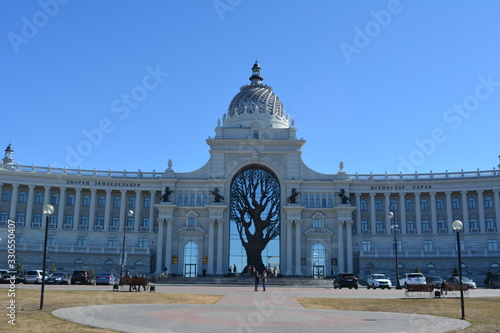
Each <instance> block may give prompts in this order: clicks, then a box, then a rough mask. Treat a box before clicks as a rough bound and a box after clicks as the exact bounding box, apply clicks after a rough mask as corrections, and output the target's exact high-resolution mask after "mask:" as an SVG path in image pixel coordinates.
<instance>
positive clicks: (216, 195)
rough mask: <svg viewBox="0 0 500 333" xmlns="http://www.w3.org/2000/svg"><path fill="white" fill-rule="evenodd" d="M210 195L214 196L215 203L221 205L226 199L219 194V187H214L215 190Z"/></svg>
mask: <svg viewBox="0 0 500 333" xmlns="http://www.w3.org/2000/svg"><path fill="white" fill-rule="evenodd" d="M210 194H212V195H213V196H214V202H217V203H219V202H220V201H221V200H224V197H223V196H222V195H220V194H219V188H218V187H214V190H213V191H212V192H210Z"/></svg>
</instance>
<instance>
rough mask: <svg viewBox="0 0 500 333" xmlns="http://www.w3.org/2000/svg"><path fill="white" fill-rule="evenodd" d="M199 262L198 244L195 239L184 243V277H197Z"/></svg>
mask: <svg viewBox="0 0 500 333" xmlns="http://www.w3.org/2000/svg"><path fill="white" fill-rule="evenodd" d="M197 263H198V244H196V243H195V242H193V241H189V242H186V244H184V274H183V276H184V277H196V275H197V274H196V272H197V270H196V268H197V267H196V266H197Z"/></svg>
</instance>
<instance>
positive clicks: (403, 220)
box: [396, 192, 407, 234]
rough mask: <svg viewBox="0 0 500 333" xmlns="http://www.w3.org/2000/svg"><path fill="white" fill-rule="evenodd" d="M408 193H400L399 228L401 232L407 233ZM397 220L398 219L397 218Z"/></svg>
mask: <svg viewBox="0 0 500 333" xmlns="http://www.w3.org/2000/svg"><path fill="white" fill-rule="evenodd" d="M405 195H406V193H403V192H401V193H399V211H400V214H399V230H401V233H405V234H406V233H407V230H406V197H405ZM396 221H397V220H396Z"/></svg>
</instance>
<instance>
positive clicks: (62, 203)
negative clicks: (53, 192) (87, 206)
mask: <svg viewBox="0 0 500 333" xmlns="http://www.w3.org/2000/svg"><path fill="white" fill-rule="evenodd" d="M64 207H66V187H60V188H59V207H58V209H57V230H62V229H63V224H64Z"/></svg>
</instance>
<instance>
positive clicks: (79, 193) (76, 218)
mask: <svg viewBox="0 0 500 333" xmlns="http://www.w3.org/2000/svg"><path fill="white" fill-rule="evenodd" d="M75 191H76V195H75V213H74V214H73V230H77V229H79V225H80V202H81V199H80V198H81V196H82V189H81V188H75Z"/></svg>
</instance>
